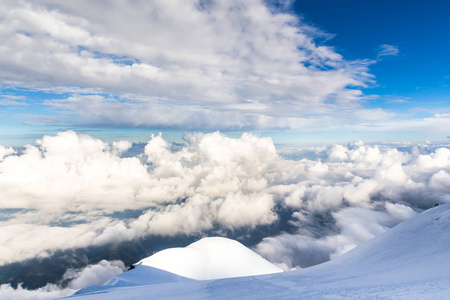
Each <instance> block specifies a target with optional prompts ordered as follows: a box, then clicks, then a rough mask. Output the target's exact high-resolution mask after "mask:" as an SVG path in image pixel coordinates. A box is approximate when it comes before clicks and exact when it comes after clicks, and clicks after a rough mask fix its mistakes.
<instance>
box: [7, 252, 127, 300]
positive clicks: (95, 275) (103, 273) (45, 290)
mask: <svg viewBox="0 0 450 300" xmlns="http://www.w3.org/2000/svg"><path fill="white" fill-rule="evenodd" d="M124 270H125V266H124V264H123V262H121V261H106V260H102V261H100V262H99V263H98V264H96V265H89V266H87V267H85V268H83V269H80V270H74V269H68V270H67V271H66V273H65V274H64V276H63V278H62V279H61V281H66V282H68V283H67V284H66V285H67V286H66V287H63V286H62V285H61V284H51V283H49V284H47V285H45V286H43V287H41V288H38V289H35V290H28V289H25V288H23V287H22V284H19V285H18V286H17V288H13V287H12V286H11V285H10V284H2V285H0V298H2V299H11V300H12V299H29V300H44V299H45V300H46V299H56V298H62V297H66V296H70V295H72V294H73V293H75V292H76V291H77V290H79V289H82V288H85V287H88V286H91V285H101V284H104V283H106V282H107V281H108V280H109V279H111V278H112V277H114V276H116V275H119V274H121V273H123V271H124Z"/></svg>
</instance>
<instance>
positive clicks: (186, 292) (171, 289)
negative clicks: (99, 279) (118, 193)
mask: <svg viewBox="0 0 450 300" xmlns="http://www.w3.org/2000/svg"><path fill="white" fill-rule="evenodd" d="M144 261H145V260H144ZM140 268H141V266H138V267H137V268H136V269H134V270H132V271H129V272H127V273H124V274H122V275H119V276H117V277H116V280H117V278H120V277H121V276H125V277H127V278H128V280H129V284H128V286H125V285H116V286H114V285H109V286H108V285H105V286H99V287H92V288H91V289H90V290H89V289H86V290H82V291H80V293H79V294H77V295H74V296H72V297H73V298H78V297H79V298H81V299H103V298H108V299H111V300H112V299H123V298H127V297H128V298H133V299H147V298H149V297H151V298H153V299H199V298H218V299H236V298H242V297H245V298H246V299H261V298H263V299H280V298H283V299H299V298H301V299H323V298H331V299H339V298H341V299H361V298H364V299H373V298H377V299H450V204H446V205H441V206H438V207H435V208H432V209H430V210H428V211H425V212H423V213H422V214H420V215H417V216H416V217H413V218H411V219H409V220H407V221H405V222H403V223H401V224H399V225H398V226H396V227H395V228H393V229H391V230H389V231H388V232H386V233H384V234H382V235H380V236H378V237H376V238H375V239H373V240H371V241H369V242H367V243H366V244H364V245H362V246H360V247H358V248H356V249H354V250H352V251H350V252H348V253H346V254H344V255H342V256H340V257H338V258H336V259H334V260H332V261H329V262H326V263H324V264H321V265H318V266H314V267H310V268H306V269H302V270H297V271H290V272H285V273H278V274H269V275H262V276H248V277H240V278H227V279H216V280H202V281H196V280H190V279H187V278H184V277H180V276H179V275H175V274H170V273H168V274H166V273H164V274H166V275H167V276H169V277H170V276H172V277H170V280H165V281H164V280H163V281H162V282H156V281H153V282H152V280H149V281H148V282H147V283H145V280H144V279H145V278H144V277H142V276H141V274H139V272H140V271H139V269H140ZM145 268H152V267H149V266H145ZM153 269H154V268H153ZM133 272H134V273H135V274H133ZM159 272H165V271H161V270H159ZM119 281H120V280H119ZM134 282H136V284H134Z"/></svg>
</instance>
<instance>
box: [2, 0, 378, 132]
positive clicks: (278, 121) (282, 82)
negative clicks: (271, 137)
mask: <svg viewBox="0 0 450 300" xmlns="http://www.w3.org/2000/svg"><path fill="white" fill-rule="evenodd" d="M0 8H1V9H0V11H1V12H3V13H0V14H1V15H0V22H1V23H2V26H1V27H2V28H3V30H2V31H0V38H1V39H2V40H3V41H4V43H3V46H2V47H1V48H0V79H1V81H2V82H3V83H4V84H5V87H8V86H9V87H12V88H26V89H35V90H40V91H46V92H49V93H50V94H48V95H45V94H40V97H43V98H44V100H43V104H44V106H46V107H48V108H51V109H53V110H52V112H53V116H49V115H48V112H47V113H41V114H40V116H35V119H34V120H35V121H43V122H59V123H67V117H68V116H72V117H73V116H74V115H75V116H76V118H72V119H70V118H69V120H71V121H70V122H73V123H77V124H80V123H81V124H103V125H114V126H128V127H135V126H144V127H156V126H164V127H172V128H183V129H184V130H186V129H192V128H196V129H198V128H202V129H205V128H217V129H242V128H244V129H245V128H296V129H301V128H304V126H305V124H309V125H310V126H313V125H314V126H320V125H323V123H326V122H328V121H329V120H328V121H327V117H326V115H328V116H329V115H330V114H331V115H334V117H333V118H336V119H339V118H338V117H339V116H340V115H341V114H340V113H342V111H343V110H346V111H348V112H349V113H355V110H357V109H359V101H360V97H361V91H360V90H358V89H355V88H354V87H362V86H365V85H366V83H367V80H368V79H369V78H370V76H369V75H368V74H367V73H366V72H367V62H366V61H359V62H358V61H353V62H350V61H346V60H344V59H343V57H342V56H341V55H339V54H338V53H336V52H335V51H334V50H333V49H332V48H331V47H327V46H323V45H317V44H316V43H315V39H317V38H321V37H324V36H326V35H325V34H324V33H321V32H320V31H319V30H317V29H315V28H313V27H311V26H309V25H306V24H304V23H303V22H302V21H301V20H299V19H298V17H296V16H294V15H292V14H288V13H285V12H283V11H280V10H277V9H276V8H275V7H271V6H269V5H268V4H267V3H266V2H264V1H262V0H251V1H242V0H233V1H200V0H189V1H181V0H171V1H163V0H153V1H150V2H149V1H133V2H130V1H128V2H127V1H125V2H114V1H113V2H109V3H108V5H104V4H101V5H100V4H95V3H92V2H91V1H78V2H77V4H76V5H74V4H71V3H67V2H59V1H51V0H46V1H39V2H35V1H21V2H17V1H3V2H2V4H1V5H0ZM10 93H11V91H10ZM55 93H56V94H58V93H62V94H63V95H62V96H61V95H55ZM52 94H53V95H52ZM12 96H13V95H9V96H8V97H6V96H5V97H6V98H8V99H9V98H11V97H12ZM6 98H5V99H6ZM30 100H32V99H29V101H30ZM33 100H34V99H33ZM64 112H66V113H64ZM338 112H340V113H338ZM312 115H314V116H315V117H314V118H311V116H312ZM27 118H32V117H30V116H28V117H27ZM336 121H337V120H336ZM341 121H342V122H343V120H341Z"/></svg>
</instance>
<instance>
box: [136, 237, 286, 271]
mask: <svg viewBox="0 0 450 300" xmlns="http://www.w3.org/2000/svg"><path fill="white" fill-rule="evenodd" d="M137 265H143V266H148V267H153V268H156V269H160V270H164V271H167V272H170V273H173V274H176V275H179V276H183V277H187V278H191V279H196V280H208V279H219V278H229V277H241V276H251V275H262V274H271V273H279V272H283V270H282V269H280V268H278V267H276V266H274V265H273V264H271V263H270V262H268V261H267V260H265V259H264V258H262V257H261V256H260V255H259V254H257V253H255V252H253V251H252V250H250V249H248V248H247V247H245V246H244V245H242V244H241V243H239V242H237V241H234V240H230V239H227V238H222V237H210V238H203V239H201V240H200V241H198V242H195V243H192V244H190V245H189V246H187V247H185V248H171V249H166V250H163V251H160V252H158V253H156V254H154V255H152V256H149V257H147V258H145V259H143V260H141V261H140V262H139V263H137Z"/></svg>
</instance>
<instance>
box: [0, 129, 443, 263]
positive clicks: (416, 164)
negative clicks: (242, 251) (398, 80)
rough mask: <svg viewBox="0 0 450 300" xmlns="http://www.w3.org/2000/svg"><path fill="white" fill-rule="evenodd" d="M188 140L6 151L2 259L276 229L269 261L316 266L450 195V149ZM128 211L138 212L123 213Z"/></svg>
mask: <svg viewBox="0 0 450 300" xmlns="http://www.w3.org/2000/svg"><path fill="white" fill-rule="evenodd" d="M184 138H185V140H186V144H185V145H183V146H181V147H179V148H178V150H176V151H175V150H171V145H170V144H169V143H167V142H166V141H165V140H164V139H163V137H162V135H157V136H153V137H152V138H151V139H150V141H149V142H148V143H147V145H146V146H145V149H143V153H142V154H139V155H137V156H134V157H122V156H121V153H124V151H126V150H127V149H129V147H130V143H128V142H126V141H120V142H116V143H112V144H111V145H108V144H106V143H104V142H102V141H101V140H99V139H96V138H94V137H92V136H88V135H83V134H76V133H75V132H72V131H67V132H61V133H59V134H58V135H56V136H44V137H43V138H42V139H41V140H39V141H38V142H37V146H31V145H28V146H26V147H25V149H24V150H23V151H20V152H18V153H14V152H13V150H11V149H10V150H5V151H6V152H5V153H7V154H6V155H5V156H4V159H3V161H0V189H1V190H2V193H1V194H0V209H1V211H0V212H1V214H2V215H1V217H2V218H1V221H0V227H1V229H2V230H1V232H2V234H1V235H0V245H1V246H0V252H1V253H2V256H1V257H0V264H1V265H5V264H8V263H12V262H19V261H23V260H26V259H31V258H36V257H51V255H52V253H53V252H54V251H56V250H65V249H73V248H82V247H89V246H102V245H106V244H110V243H117V242H123V241H133V240H136V239H139V238H143V237H147V236H149V235H158V236H177V235H188V236H189V235H203V234H207V233H208V232H211V231H213V230H219V231H221V232H226V231H227V230H229V231H233V230H238V229H244V228H245V229H246V230H248V231H249V232H250V233H249V234H251V232H253V230H259V228H261V227H262V226H268V227H271V228H272V227H273V228H278V229H274V230H275V231H271V232H273V235H274V236H273V237H272V238H270V239H266V240H265V242H263V243H262V244H261V245H260V246H258V247H257V248H256V249H257V250H258V251H259V252H260V253H261V254H264V255H265V256H266V257H268V258H269V259H271V260H272V261H273V262H276V263H278V264H279V265H285V266H288V267H296V266H298V265H310V264H313V263H317V262H320V261H324V260H327V259H329V258H330V257H334V256H336V255H338V254H339V253H342V252H344V251H346V250H348V249H350V248H351V247H353V246H354V245H358V244H360V243H361V242H364V241H365V240H367V239H369V238H371V237H373V236H375V235H377V234H379V233H381V232H383V231H384V230H386V229H387V228H389V227H391V226H394V225H395V224H397V223H399V222H401V221H402V220H404V219H406V218H408V217H410V216H412V215H413V214H414V211H420V210H421V209H423V208H427V207H431V206H432V205H433V204H434V203H435V202H448V199H449V198H448V195H447V193H448V191H449V187H448V184H446V182H448V177H449V175H448V174H450V155H449V153H450V152H449V150H448V148H444V147H443V148H438V149H436V150H433V151H431V150H427V151H428V152H423V149H425V148H423V149H422V150H420V151H422V152H420V151H419V149H418V148H415V149H413V150H411V151H409V152H406V151H399V150H397V149H395V148H391V147H387V146H386V147H385V146H367V145H364V143H362V142H356V143H352V144H349V145H347V146H343V145H336V146H330V147H322V148H318V149H315V150H314V152H315V153H316V156H317V157H318V158H321V159H298V160H289V159H286V158H283V157H282V156H280V155H279V154H278V153H277V150H276V149H275V147H274V145H273V142H272V140H271V139H270V138H263V137H258V136H255V135H252V134H247V133H246V134H243V135H242V136H241V137H240V138H235V139H233V138H228V137H226V136H224V135H222V134H220V133H219V132H215V133H209V134H195V133H188V134H185V136H184ZM427 147H431V145H427ZM2 149H3V148H2ZM5 149H8V148H5ZM426 149H428V148H426ZM125 210H134V211H136V212H137V215H136V216H134V217H131V216H128V217H126V216H121V215H123V214H120V213H121V212H123V211H125ZM286 212H289V213H286ZM317 218H318V219H317ZM283 224H285V225H283ZM283 226H288V227H289V228H290V229H289V230H287V229H286V228H284V227H283ZM282 231H286V232H289V233H284V234H282V233H281V232H282ZM292 239H295V241H293V240H292ZM275 241H276V242H275ZM267 243H269V244H270V245H269V244H267ZM266 244H267V245H266ZM277 245H278V246H277ZM277 251H281V252H277ZM304 253H307V254H304ZM277 257H280V259H278V258H277Z"/></svg>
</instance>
